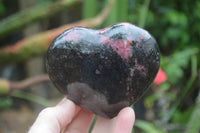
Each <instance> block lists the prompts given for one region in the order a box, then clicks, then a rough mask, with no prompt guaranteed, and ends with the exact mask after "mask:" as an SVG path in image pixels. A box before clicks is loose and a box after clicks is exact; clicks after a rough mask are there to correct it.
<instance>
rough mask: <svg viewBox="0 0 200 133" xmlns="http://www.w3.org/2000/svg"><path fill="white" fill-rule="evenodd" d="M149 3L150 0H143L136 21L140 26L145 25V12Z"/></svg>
mask: <svg viewBox="0 0 200 133" xmlns="http://www.w3.org/2000/svg"><path fill="white" fill-rule="evenodd" d="M149 4H150V0H145V1H144V4H143V6H142V9H141V12H140V15H139V21H138V25H139V26H140V27H144V26H145V22H146V18H147V13H148V9H149Z"/></svg>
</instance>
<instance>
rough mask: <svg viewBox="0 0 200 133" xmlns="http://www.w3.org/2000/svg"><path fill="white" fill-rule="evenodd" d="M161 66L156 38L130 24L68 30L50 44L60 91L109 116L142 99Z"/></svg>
mask: <svg viewBox="0 0 200 133" xmlns="http://www.w3.org/2000/svg"><path fill="white" fill-rule="evenodd" d="M159 65H160V53H159V48H158V46H157V43H156V41H155V39H154V38H153V37H152V36H151V35H150V34H149V33H148V32H147V31H145V30H144V29H141V28H139V27H137V26H134V25H132V24H130V23H118V24H115V25H112V26H110V27H107V28H105V29H101V30H94V29H88V28H83V27H74V28H71V29H69V30H66V31H64V32H63V33H62V34H60V35H59V36H58V37H56V38H55V40H54V41H53V42H52V43H51V45H50V46H49V49H48V52H47V62H46V66H47V71H48V73H49V77H50V79H51V81H52V82H53V83H54V85H55V86H56V87H57V88H58V90H59V91H60V92H61V93H63V94H64V95H66V96H67V98H68V99H71V100H72V101H74V102H75V103H76V104H77V105H79V106H80V107H82V108H84V109H86V110H88V111H90V112H93V113H95V114H97V115H100V116H103V117H107V118H112V117H114V116H116V115H117V114H118V112H119V111H120V110H121V109H122V108H124V107H126V106H129V105H131V104H133V103H135V102H136V100H138V98H139V97H140V96H141V95H142V94H143V93H144V92H145V91H146V89H147V88H148V87H149V86H150V84H151V83H152V82H153V80H154V78H155V76H156V74H157V72H158V69H159Z"/></svg>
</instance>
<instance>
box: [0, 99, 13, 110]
mask: <svg viewBox="0 0 200 133" xmlns="http://www.w3.org/2000/svg"><path fill="white" fill-rule="evenodd" d="M12 104H13V100H12V99H11V98H10V97H9V96H5V97H0V109H5V108H9V107H10V106H12Z"/></svg>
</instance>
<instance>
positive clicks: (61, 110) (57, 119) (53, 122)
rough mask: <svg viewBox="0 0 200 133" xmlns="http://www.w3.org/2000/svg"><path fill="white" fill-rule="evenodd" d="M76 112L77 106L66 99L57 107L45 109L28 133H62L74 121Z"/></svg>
mask: <svg viewBox="0 0 200 133" xmlns="http://www.w3.org/2000/svg"><path fill="white" fill-rule="evenodd" d="M76 110H77V109H76V105H75V104H74V103H73V102H72V101H70V100H66V98H65V99H64V100H62V101H61V102H60V103H59V104H58V105H57V106H55V107H48V108H45V109H43V110H42V111H41V112H40V114H39V115H38V117H37V119H36V121H35V122H34V124H33V126H32V127H31V128H30V130H29V132H28V133H40V132H41V133H43V132H46V133H60V131H61V130H62V129H63V128H64V127H66V126H67V125H68V124H69V123H70V122H71V121H72V119H73V117H74V116H75V114H76Z"/></svg>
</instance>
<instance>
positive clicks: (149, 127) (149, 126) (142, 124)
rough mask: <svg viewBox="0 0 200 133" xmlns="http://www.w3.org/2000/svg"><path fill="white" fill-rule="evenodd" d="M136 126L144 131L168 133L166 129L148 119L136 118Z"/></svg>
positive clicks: (146, 132)
mask: <svg viewBox="0 0 200 133" xmlns="http://www.w3.org/2000/svg"><path fill="white" fill-rule="evenodd" d="M135 126H136V127H138V128H139V129H141V130H142V131H144V133H166V132H165V130H163V129H162V130H161V129H159V128H157V127H156V126H155V124H153V123H150V122H147V121H142V120H136V121H135Z"/></svg>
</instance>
